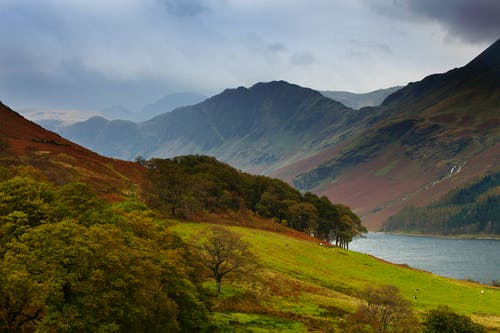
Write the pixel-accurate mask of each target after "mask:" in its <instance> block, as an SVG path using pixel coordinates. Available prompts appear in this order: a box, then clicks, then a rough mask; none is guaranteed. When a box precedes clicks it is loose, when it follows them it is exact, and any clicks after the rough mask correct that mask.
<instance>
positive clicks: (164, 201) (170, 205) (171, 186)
mask: <svg viewBox="0 0 500 333" xmlns="http://www.w3.org/2000/svg"><path fill="white" fill-rule="evenodd" d="M146 166H147V168H148V172H147V175H148V178H149V184H148V187H149V188H148V189H147V193H146V195H147V196H148V198H149V200H148V201H149V204H150V205H151V206H152V207H154V208H159V209H163V210H165V209H166V210H168V211H170V215H171V216H174V217H179V216H180V215H181V212H180V210H181V208H182V207H183V206H184V204H185V202H186V200H187V197H188V196H189V193H188V192H189V190H190V188H191V182H190V177H189V175H188V174H187V173H186V172H185V170H184V168H183V167H182V166H181V165H180V164H179V163H177V162H176V161H174V160H165V159H157V158H154V159H151V160H149V161H148V162H147V163H146Z"/></svg>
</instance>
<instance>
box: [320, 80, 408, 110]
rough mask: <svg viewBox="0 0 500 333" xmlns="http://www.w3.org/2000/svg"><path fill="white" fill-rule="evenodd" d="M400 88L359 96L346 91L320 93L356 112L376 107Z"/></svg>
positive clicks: (379, 90)
mask: <svg viewBox="0 0 500 333" xmlns="http://www.w3.org/2000/svg"><path fill="white" fill-rule="evenodd" d="M401 88H402V87H401V86H397V87H391V88H387V89H378V90H375V91H370V92H367V93H359V94H357V93H352V92H348V91H321V94H323V96H325V97H328V98H331V99H333V100H334V101H337V102H340V103H342V104H344V105H345V106H348V107H350V108H353V109H355V110H357V109H361V108H363V107H366V106H378V105H380V104H382V102H383V101H384V99H385V98H386V97H387V96H389V95H390V94H392V93H393V92H395V91H398V90H399V89H401Z"/></svg>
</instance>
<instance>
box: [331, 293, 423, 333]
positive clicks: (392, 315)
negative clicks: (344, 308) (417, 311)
mask: <svg viewBox="0 0 500 333" xmlns="http://www.w3.org/2000/svg"><path fill="white" fill-rule="evenodd" d="M361 296H362V297H363V298H364V299H365V300H366V304H363V305H361V306H360V307H359V308H358V310H357V311H356V312H355V313H352V314H350V315H348V316H347V317H346V320H345V321H344V322H343V324H342V325H341V328H343V332H352V333H354V332H356V333H361V332H366V333H368V332H377V333H389V332H390V333H412V332H415V333H416V332H419V330H420V327H419V323H418V320H417V319H416V317H415V315H414V313H413V311H412V310H411V303H410V302H409V301H407V300H405V299H403V298H402V297H401V296H400V294H399V290H398V288H396V287H394V286H390V285H387V286H382V287H380V288H378V289H374V288H369V289H367V290H366V291H365V292H364V293H363V295H361Z"/></svg>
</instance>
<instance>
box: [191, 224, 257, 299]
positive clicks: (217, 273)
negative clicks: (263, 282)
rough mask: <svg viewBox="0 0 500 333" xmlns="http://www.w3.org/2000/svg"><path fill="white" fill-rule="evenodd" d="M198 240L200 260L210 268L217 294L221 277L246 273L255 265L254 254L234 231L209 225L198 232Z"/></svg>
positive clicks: (219, 289)
mask: <svg viewBox="0 0 500 333" xmlns="http://www.w3.org/2000/svg"><path fill="white" fill-rule="evenodd" d="M198 242H199V246H198V247H197V248H198V251H199V255H200V258H201V262H202V264H203V265H204V266H205V267H206V268H208V269H209V270H210V272H211V275H212V277H213V278H214V280H215V283H216V287H217V294H220V292H221V286H222V279H223V278H224V277H226V276H227V275H228V274H232V275H241V274H247V273H249V272H251V271H252V268H254V267H255V264H256V259H255V256H254V255H253V253H252V252H251V251H250V250H249V248H248V244H247V243H246V242H244V241H243V240H241V238H240V236H239V235H238V234H237V233H235V232H232V231H230V230H228V229H225V228H222V227H217V226H214V227H210V228H208V229H206V230H204V231H202V232H201V233H200V234H199V237H198Z"/></svg>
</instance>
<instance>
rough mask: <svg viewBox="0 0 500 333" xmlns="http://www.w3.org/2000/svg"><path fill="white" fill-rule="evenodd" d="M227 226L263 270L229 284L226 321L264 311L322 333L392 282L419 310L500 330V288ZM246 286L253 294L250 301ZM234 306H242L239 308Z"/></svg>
mask: <svg viewBox="0 0 500 333" xmlns="http://www.w3.org/2000/svg"><path fill="white" fill-rule="evenodd" d="M205 226H206V224H200V223H180V224H177V225H175V226H173V229H174V230H175V231H176V232H178V233H179V234H180V235H182V236H183V237H185V238H189V237H191V236H192V235H194V234H196V233H197V232H198V231H200V230H201V229H202V228H203V227H205ZM227 228H229V229H231V230H233V231H235V232H238V233H239V234H241V236H242V239H244V240H245V241H247V242H249V243H250V244H251V245H252V249H253V251H254V253H255V254H256V256H257V258H258V260H259V263H260V264H261V267H262V268H261V269H260V271H259V273H258V274H256V275H255V277H253V279H254V281H250V283H249V282H247V285H244V284H243V285H240V286H238V287H235V286H232V287H229V286H226V288H229V289H227V290H228V292H230V293H231V296H234V297H232V298H231V297H229V298H228V299H233V303H230V302H229V301H226V303H221V304H223V306H221V308H220V309H223V310H224V311H221V312H223V313H219V314H218V316H220V318H221V320H222V319H223V318H226V319H227V318H232V319H228V320H233V321H235V320H236V321H237V322H238V323H243V321H240V319H241V320H243V319H242V318H241V317H240V316H239V315H236V314H235V313H247V315H250V314H253V315H257V314H258V315H259V316H257V317H255V318H257V319H258V318H260V319H262V318H263V317H261V316H270V317H272V318H279V320H285V321H286V322H287V323H288V324H283V325H285V326H286V325H292V324H293V325H292V326H293V327H296V328H297V330H295V331H296V332H300V329H301V328H300V329H299V327H302V326H300V325H298V324H299V323H301V324H303V325H306V326H307V327H308V328H309V329H311V330H313V331H319V332H321V331H324V330H323V328H324V327H327V325H331V324H332V323H335V322H336V321H337V320H339V319H340V318H341V316H342V315H343V314H345V313H348V312H352V311H354V309H356V307H357V306H358V305H359V304H361V303H362V302H363V299H362V296H360V293H361V292H362V291H363V290H364V289H365V288H367V287H369V286H377V285H384V284H391V285H394V286H396V287H398V288H399V289H400V291H401V295H402V296H403V297H404V298H406V299H408V300H410V301H411V302H412V303H413V305H414V309H415V310H416V311H417V312H418V313H423V312H424V311H426V310H429V309H433V308H436V307H437V306H438V305H441V304H445V305H448V306H449V307H450V308H452V309H454V310H455V311H457V312H459V313H462V314H466V315H470V316H471V317H472V318H473V319H474V320H476V321H478V322H480V323H481V324H483V325H486V326H488V327H489V328H491V329H499V328H500V289H499V288H495V287H491V286H485V285H480V284H476V283H472V282H468V281H459V280H453V279H448V278H444V277H440V276H436V275H433V274H430V273H428V272H424V271H420V270H415V269H412V268H409V267H403V266H399V265H394V264H390V263H386V262H383V261H382V260H379V259H376V258H374V257H371V256H369V255H365V254H361V253H357V252H352V251H345V250H341V249H338V248H334V247H324V246H319V245H318V244H317V243H314V242H310V241H307V240H302V239H297V238H292V237H289V236H287V235H283V234H280V233H274V232H268V231H263V230H258V229H248V228H243V227H227ZM223 286H224V284H223ZM241 288H243V289H246V290H247V292H248V293H249V294H252V295H253V298H252V297H250V298H251V299H245V297H244V295H243V296H242V294H241V290H242V289H241ZM417 288H418V289H419V291H418V292H416V289H417ZM235 291H237V292H236V293H235ZM481 291H484V293H481ZM236 294H238V295H236ZM414 295H415V296H416V297H417V298H416V299H414V297H413V296H414ZM247 298H248V297H247ZM238 301H241V304H238V303H237V302H238ZM231 304H232V305H231ZM242 304H243V305H242ZM244 304H247V305H244ZM232 306H233V307H232ZM231 309H237V310H238V311H233V312H234V313H233V312H231ZM216 311H218V309H217V307H216ZM234 316H236V317H234ZM235 318H236V319H235ZM252 318H253V317H252ZM257 319H256V320H257ZM224 320H225V319H224ZM245 320H246V319H245ZM258 321H259V320H257V322H258ZM264 322H267V321H265V320H264ZM283 323H285V322H283ZM295 324H297V326H294V325H295ZM252 325H253V324H252ZM256 325H257V324H256ZM325 325H326V326H325ZM261 326H262V325H261ZM264 326H265V325H264ZM262 327H263V326H262ZM262 327H260V328H261V329H263V328H262ZM268 328H269V331H271V332H274V331H279V328H276V330H274V329H275V328H272V327H268ZM257 331H258V330H257ZM289 331H294V330H289ZM242 332H244V331H242Z"/></svg>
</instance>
